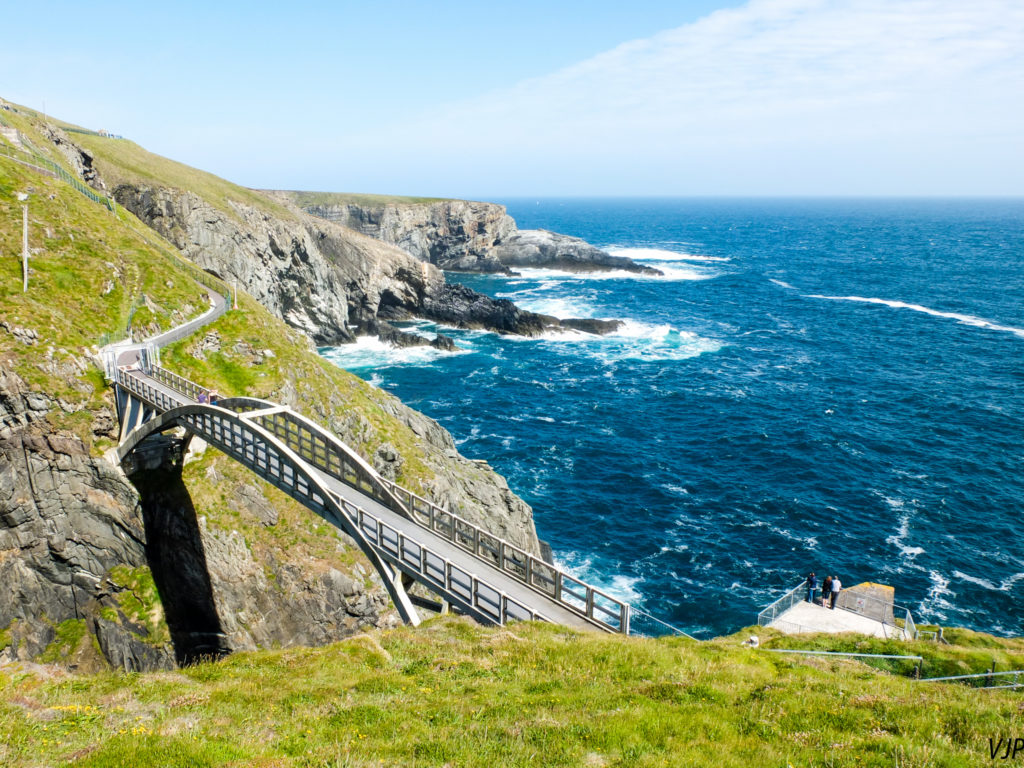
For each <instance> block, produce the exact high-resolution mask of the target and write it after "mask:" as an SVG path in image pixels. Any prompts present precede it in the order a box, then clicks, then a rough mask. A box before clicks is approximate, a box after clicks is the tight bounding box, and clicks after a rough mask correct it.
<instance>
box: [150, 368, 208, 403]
mask: <svg viewBox="0 0 1024 768" xmlns="http://www.w3.org/2000/svg"><path fill="white" fill-rule="evenodd" d="M150 375H151V376H152V377H153V378H154V379H156V380H157V381H159V382H160V383H161V384H164V385H166V386H168V387H170V388H171V389H173V390H174V391H175V392H180V393H181V394H183V395H185V397H187V398H189V399H190V400H195V401H198V400H199V395H201V394H202V395H207V396H209V394H210V391H211V390H209V389H207V388H206V387H203V386H200V385H199V384H196V383H195V382H194V381H191V380H190V379H186V378H185V377H184V376H179V375H178V374H176V373H172V372H171V371H168V370H167V369H166V368H161V367H160V366H159V365H154V366H153V368H152V371H151V373H150Z"/></svg>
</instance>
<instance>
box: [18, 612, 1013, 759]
mask: <svg viewBox="0 0 1024 768" xmlns="http://www.w3.org/2000/svg"><path fill="white" fill-rule="evenodd" d="M0 702H2V703H0V728H2V729H3V731H4V732H5V734H6V736H7V739H6V746H0V762H2V763H3V764H4V765H10V766H12V768H13V767H15V766H29V765H63V764H73V765H76V766H121V765H129V764H133V765H161V766H204V765H232V766H252V765H260V766H293V765H294V766H379V765H402V766H444V765H448V766H486V768H494V767H495V766H537V765H544V766H549V765H550V766H666V765H669V766H711V765H714V766H754V765H757V766H780V768H786V767H787V766H811V765H816V766H886V767H887V768H891V767H892V766H901V768H908V767H910V766H969V765H989V764H991V760H990V759H989V751H988V750H989V745H988V738H989V737H990V736H996V737H997V738H998V736H999V735H1006V734H1019V733H1022V732H1024V714H1022V706H1021V698H1020V695H1019V694H1016V695H1015V694H1012V693H1007V692H1001V691H979V690H971V689H967V688H962V687H957V686H950V685H938V684H922V683H917V682H914V681H912V680H909V679H906V678H901V677H894V676H890V675H887V674H885V673H879V672H876V671H873V670H872V669H870V668H869V667H867V666H865V665H863V664H860V663H857V662H853V661H827V662H822V661H820V660H806V659H801V658H795V657H785V656H780V655H774V654H770V653H767V652H764V651H759V650H751V649H748V648H744V647H742V646H741V645H740V643H739V641H738V639H736V638H724V639H720V640H717V641H715V642H711V643H704V644H695V643H693V642H692V641H689V640H680V639H662V640H657V641H653V640H623V639H620V638H614V637H610V636H603V635H602V636H599V635H595V634H578V633H575V632H571V631H568V630H565V629H562V628H559V627H554V626H547V625H527V624H520V625H512V626H510V627H508V628H504V629H483V628H480V627H477V626H474V625H472V624H471V623H469V622H468V621H466V620H461V619H454V618H441V619H435V620H434V621H432V622H429V623H428V624H427V625H425V626H424V627H421V628H419V629H417V630H411V629H407V628H402V629H398V630H394V631H390V632H385V633H378V632H374V633H371V634H369V635H362V636H359V637H355V638H352V639H350V640H348V641H345V642H342V643H339V644H337V645H334V646H330V647H326V648H319V649H316V650H303V649H295V650H287V651H265V652H260V653H246V654H237V655H235V656H232V657H230V658H228V659H226V660H225V661H222V662H220V663H216V664H201V665H198V666H195V667H191V668H187V669H183V670H181V671H180V672H177V673H173V674H168V673H161V674H150V675H118V674H106V675H98V676H93V677H82V678H78V677H70V676H64V675H56V676H52V675H47V674H39V673H33V672H28V671H24V672H23V671H14V670H5V671H2V672H0Z"/></svg>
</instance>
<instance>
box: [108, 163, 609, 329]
mask: <svg viewBox="0 0 1024 768" xmlns="http://www.w3.org/2000/svg"><path fill="white" fill-rule="evenodd" d="M113 195H114V198H115V199H116V200H117V202H118V203H120V204H121V205H123V206H124V207H125V208H127V209H128V210H129V211H131V212H132V213H134V214H135V215H136V216H138V217H139V219H140V220H142V221H143V222H144V223H145V224H147V225H148V226H150V227H152V228H153V229H154V230H155V231H156V232H158V233H159V234H160V235H161V236H162V237H164V238H166V239H167V240H169V241H171V242H172V243H173V244H174V245H175V246H176V247H177V248H179V249H180V250H181V251H182V252H183V253H184V254H185V255H186V256H188V257H189V258H190V259H192V260H193V261H195V262H196V263H198V264H199V265H201V266H202V267H204V268H206V269H208V270H210V271H211V272H214V273H215V274H218V275H220V276H221V277H223V278H224V279H226V280H228V281H229V282H236V281H237V284H238V286H239V287H240V288H242V289H244V290H245V291H247V292H248V293H250V294H252V295H253V296H255V297H256V298H257V299H258V300H259V301H260V303H262V304H263V305H264V306H265V307H267V308H268V309H270V310H271V311H272V312H273V313H274V314H276V315H278V316H279V317H281V318H283V319H284V320H285V321H286V322H288V323H289V324H290V325H292V326H293V327H296V328H299V329H301V330H302V331H303V332H304V333H306V334H307V335H308V336H309V337H310V338H311V339H313V340H314V341H315V342H316V343H318V344H335V343H340V342H349V341H353V340H354V338H355V336H356V335H359V334H369V333H376V332H377V330H378V328H377V324H378V322H379V321H380V320H388V319H401V318H407V317H424V318H427V319H431V320H436V321H439V322H443V323H447V324H450V325H455V326H457V327H463V328H483V329H488V330H494V331H497V332H499V333H511V334H519V335H527V336H532V335H537V334H540V333H543V332H544V331H546V330H551V329H558V328H560V327H562V326H561V323H560V321H559V319H558V318H554V317H549V316H545V315H537V314H535V313H532V312H526V311H524V310H520V309H518V308H517V307H516V306H515V305H514V304H512V303H511V302H509V301H499V300H495V299H491V298H490V297H487V296H484V295H483V294H479V293H476V292H474V291H470V290H469V289H466V288H464V287H463V286H458V285H452V284H450V283H447V282H446V281H445V278H444V275H443V274H442V273H441V271H440V270H439V269H437V268H436V267H435V266H434V265H432V264H428V263H425V262H423V261H420V260H417V259H415V258H413V257H412V256H411V255H410V254H408V253H406V252H405V251H403V250H402V249H400V248H398V247H395V246H393V245H390V244H388V243H385V242H381V241H380V240H375V239H373V238H371V237H368V236H366V235H362V234H360V233H358V232H355V231H353V230H351V229H348V228H346V227H343V226H340V225H338V224H335V223H333V222H331V221H327V220H325V219H322V218H318V217H314V216H310V215H308V214H305V213H303V212H302V211H299V210H298V209H296V208H290V209H288V210H287V214H288V215H280V214H275V213H273V212H268V211H267V210H265V209H263V208H259V207H257V206H253V205H249V204H246V203H243V202H238V201H232V202H231V204H230V205H231V212H230V213H229V212H226V211H224V210H222V209H221V208H218V207H216V206H214V205H213V204H211V203H210V202H208V201H207V200H205V199H204V198H202V197H200V196H198V195H196V194H194V193H192V192H188V191H181V190H177V189H173V188H168V187H154V186H147V185H140V184H125V183H122V184H119V185H117V186H116V187H115V188H114V190H113ZM506 218H507V217H506ZM595 327H596V328H598V327H597V326H595ZM613 327H614V326H609V327H608V328H605V327H604V326H601V327H599V328H598V330H597V331H595V332H607V330H608V329H610V328H613Z"/></svg>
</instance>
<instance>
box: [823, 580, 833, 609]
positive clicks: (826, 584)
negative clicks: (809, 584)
mask: <svg viewBox="0 0 1024 768" xmlns="http://www.w3.org/2000/svg"><path fill="white" fill-rule="evenodd" d="M830 597H832V577H831V576H826V577H825V580H824V581H823V582H821V607H822V608H824V607H825V603H827V602H828V601H829V598H830Z"/></svg>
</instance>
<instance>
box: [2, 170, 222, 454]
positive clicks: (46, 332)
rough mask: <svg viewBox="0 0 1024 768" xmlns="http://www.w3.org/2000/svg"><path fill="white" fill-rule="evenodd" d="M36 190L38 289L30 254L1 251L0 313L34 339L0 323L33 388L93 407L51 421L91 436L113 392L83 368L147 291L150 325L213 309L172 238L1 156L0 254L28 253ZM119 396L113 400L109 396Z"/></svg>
mask: <svg viewBox="0 0 1024 768" xmlns="http://www.w3.org/2000/svg"><path fill="white" fill-rule="evenodd" d="M26 192H27V193H28V194H29V198H28V206H29V247H30V249H31V250H32V255H31V256H30V261H29V265H30V270H31V272H30V276H29V290H28V292H23V291H22V266H21V259H20V258H4V259H0V317H2V318H3V319H4V320H6V321H8V322H9V323H11V324H12V325H14V326H20V327H23V328H29V329H31V330H34V331H35V332H36V333H37V334H38V336H39V339H38V343H37V344H35V345H33V346H30V347H27V346H25V345H24V344H22V343H21V342H19V341H17V340H15V338H14V337H13V336H12V335H10V334H8V333H7V332H4V331H0V364H3V365H5V366H8V367H10V368H11V369H12V370H14V371H15V372H16V373H17V374H18V375H19V376H21V377H22V378H23V379H24V380H25V381H26V382H27V383H28V384H29V386H30V387H31V388H32V389H35V390H37V391H42V392H46V393H47V394H49V395H51V396H52V397H54V398H61V399H63V400H65V401H66V402H68V403H71V404H75V405H77V406H81V407H83V408H84V409H85V410H84V411H78V412H77V413H66V412H64V411H63V410H59V409H54V411H52V412H51V421H52V422H53V424H54V426H56V427H58V428H67V429H72V430H73V431H75V432H76V433H78V434H80V435H81V436H82V437H83V439H85V440H86V441H87V442H89V441H91V439H92V438H91V431H90V429H89V423H88V422H89V414H90V413H91V412H92V411H94V410H96V409H98V408H100V407H102V406H103V405H104V404H105V403H106V402H107V398H108V397H109V395H108V392H107V390H106V388H105V387H103V386H101V385H100V384H101V380H102V376H101V374H100V373H99V371H98V370H97V369H95V368H93V367H92V366H91V365H88V364H87V365H86V367H85V369H84V370H83V369H82V368H81V361H82V360H86V359H88V356H89V355H91V354H92V352H93V350H94V349H95V348H96V347H97V345H98V344H100V343H101V341H102V337H103V336H104V335H105V334H110V335H112V336H113V337H115V338H117V337H119V336H121V335H122V332H123V331H124V329H125V328H126V326H127V324H128V320H129V317H130V316H131V313H132V309H133V307H134V306H135V305H136V304H137V303H138V301H139V300H140V297H142V296H146V297H148V298H149V300H150V302H151V306H152V307H154V309H147V310H146V311H145V314H144V315H143V317H144V319H145V321H146V324H147V326H148V327H149V329H150V330H153V329H162V330H166V329H168V328H171V327H172V326H174V325H177V324H178V323H180V322H182V321H183V320H184V319H186V318H187V317H191V316H195V315H198V314H200V313H201V312H203V311H205V310H206V309H207V308H208V307H209V303H208V300H207V298H206V293H207V291H206V289H203V288H200V287H199V286H197V285H196V284H195V282H194V281H193V280H192V279H191V278H189V277H188V275H187V273H186V272H185V271H183V269H182V266H181V265H182V264H183V261H182V260H181V259H180V257H177V256H175V255H174V254H173V253H172V252H171V250H170V247H169V246H167V244H165V243H164V244H160V242H159V238H156V236H155V235H152V233H147V232H141V231H140V228H141V227H142V225H141V224H140V223H139V222H138V221H137V220H136V219H134V217H131V218H130V219H129V218H128V217H127V214H124V213H121V214H120V216H118V215H116V214H114V213H111V212H110V211H108V210H107V209H106V208H105V207H103V206H100V205H98V204H96V203H94V202H92V201H91V200H89V199H88V198H86V197H84V196H83V195H81V194H79V193H78V192H76V191H75V190H74V189H72V188H71V187H69V186H68V185H66V184H64V183H62V182H60V181H57V180H55V179H51V178H49V177H47V176H44V175H41V174H38V173H36V172H34V171H32V170H31V169H28V168H25V167H24V166H21V165H19V164H17V163H14V162H10V161H8V160H6V159H4V158H0V253H5V254H20V252H21V232H22V202H21V201H19V200H18V199H17V197H18V194H19V193H26ZM107 404H109V403H107Z"/></svg>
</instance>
